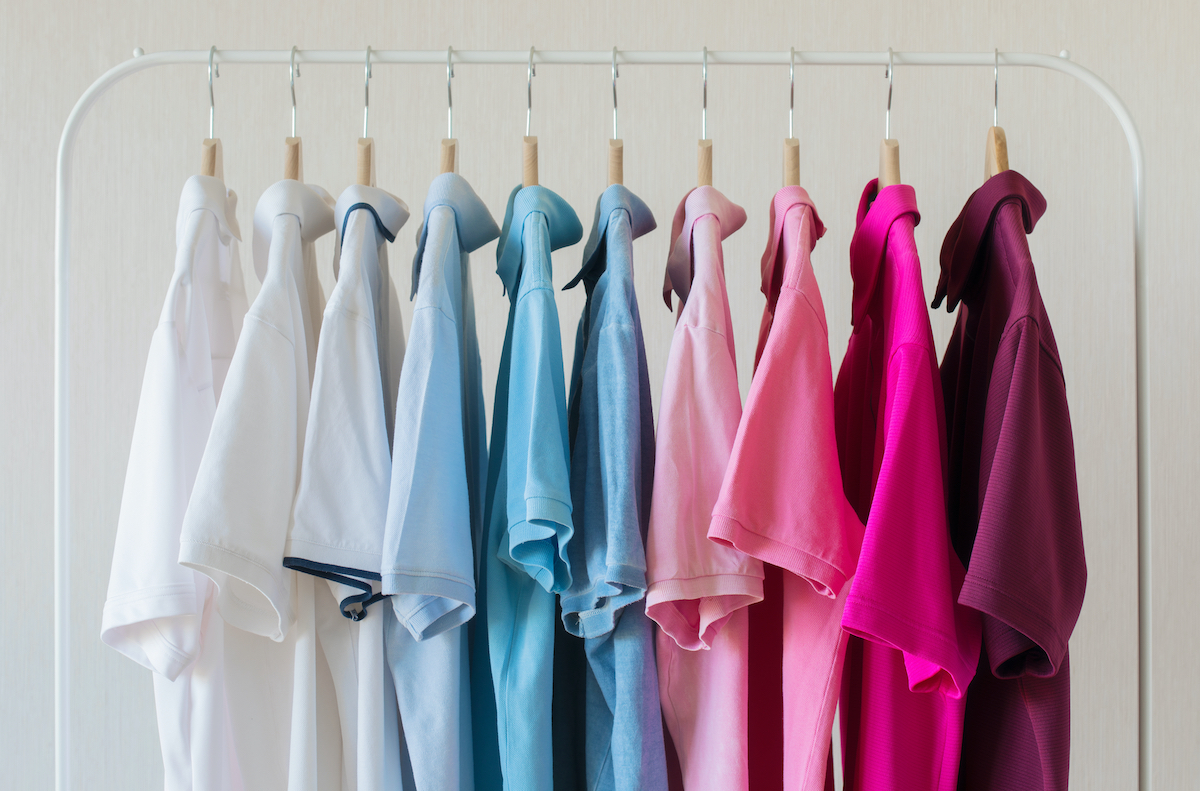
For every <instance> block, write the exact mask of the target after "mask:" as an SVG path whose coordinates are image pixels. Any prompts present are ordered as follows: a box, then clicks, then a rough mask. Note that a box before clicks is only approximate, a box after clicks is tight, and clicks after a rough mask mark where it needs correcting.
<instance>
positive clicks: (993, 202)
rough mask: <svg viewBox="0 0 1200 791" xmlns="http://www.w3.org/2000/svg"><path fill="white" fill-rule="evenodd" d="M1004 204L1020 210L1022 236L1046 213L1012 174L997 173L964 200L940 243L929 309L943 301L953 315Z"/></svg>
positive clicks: (1042, 202)
mask: <svg viewBox="0 0 1200 791" xmlns="http://www.w3.org/2000/svg"><path fill="white" fill-rule="evenodd" d="M1006 203H1017V204H1019V205H1020V207H1021V219H1022V222H1023V224H1024V226H1025V233H1031V232H1032V231H1033V228H1034V226H1035V225H1037V221H1038V220H1039V219H1041V217H1042V215H1043V214H1044V213H1045V212H1046V199H1045V198H1044V197H1043V196H1042V193H1040V192H1038V189H1037V187H1035V186H1033V184H1031V183H1030V182H1029V179H1027V178H1025V177H1024V176H1022V175H1021V174H1020V173H1018V172H1017V171H1015V170H1006V171H1003V172H1001V173H997V174H996V175H994V176H992V177H991V178H990V179H988V180H987V181H985V182H984V183H983V186H982V187H980V188H979V189H977V190H975V192H974V193H972V194H971V197H970V198H968V199H967V204H966V206H964V207H963V210H962V212H961V213H960V214H959V215H958V219H956V220H955V221H954V224H953V225H951V226H950V230H949V232H947V233H946V239H945V241H943V242H942V256H941V264H942V274H941V277H940V278H939V279H938V286H937V293H936V294H934V297H933V307H935V308H936V307H938V306H939V305H941V303H942V300H943V299H947V298H948V299H947V302H946V310H947V311H948V312H951V313H953V312H954V309H955V308H956V307H958V303H959V301H960V300H961V299H962V298H963V295H964V293H965V292H966V291H967V288H968V286H969V285H970V284H971V283H972V282H974V280H975V275H976V272H975V269H976V267H977V266H978V265H979V264H980V262H982V261H984V260H985V259H986V251H985V250H984V248H983V246H984V243H985V242H986V241H987V240H988V238H989V237H990V231H991V228H992V222H993V221H994V220H995V217H996V212H997V211H999V209H1000V207H1001V206H1003V205H1004V204H1006Z"/></svg>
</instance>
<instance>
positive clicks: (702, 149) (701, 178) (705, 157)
mask: <svg viewBox="0 0 1200 791" xmlns="http://www.w3.org/2000/svg"><path fill="white" fill-rule="evenodd" d="M702 63H703V69H704V71H703V75H704V103H703V105H702V106H701V109H700V141H699V144H698V145H697V148H696V186H698V187H711V186H712V140H710V139H709V137H708V47H705V48H704V55H703V61H702Z"/></svg>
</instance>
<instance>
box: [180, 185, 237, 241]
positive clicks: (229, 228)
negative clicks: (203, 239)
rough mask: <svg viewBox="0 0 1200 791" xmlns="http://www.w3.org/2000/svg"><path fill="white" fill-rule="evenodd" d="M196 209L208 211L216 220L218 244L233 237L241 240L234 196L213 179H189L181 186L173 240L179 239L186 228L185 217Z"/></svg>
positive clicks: (231, 191) (235, 197) (235, 195)
mask: <svg viewBox="0 0 1200 791" xmlns="http://www.w3.org/2000/svg"><path fill="white" fill-rule="evenodd" d="M197 209H207V210H209V211H211V212H212V213H213V216H214V217H216V218H217V228H218V229H219V232H220V234H221V241H222V242H223V243H224V244H228V243H229V239H230V238H231V237H232V238H234V239H237V240H238V241H239V242H240V241H241V240H242V230H241V228H239V227H238V221H237V194H235V193H234V191H233V190H229V189H226V188H225V184H224V183H223V182H222V181H221V180H220V179H217V178H213V177H212V176H192V177H191V178H189V179H188V180H187V181H186V182H184V185H183V195H182V196H180V198H179V214H178V215H177V217H176V219H175V237H176V239H182V238H183V234H184V231H185V230H186V229H187V218H188V217H189V216H191V214H192V212H194V211H196V210H197Z"/></svg>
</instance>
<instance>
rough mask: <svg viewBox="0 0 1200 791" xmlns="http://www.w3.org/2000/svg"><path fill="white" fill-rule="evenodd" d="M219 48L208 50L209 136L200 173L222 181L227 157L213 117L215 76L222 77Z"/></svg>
mask: <svg viewBox="0 0 1200 791" xmlns="http://www.w3.org/2000/svg"><path fill="white" fill-rule="evenodd" d="M216 54H217V48H216V47H215V46H214V47H211V48H210V49H209V50H208V137H207V138H205V139H204V142H203V143H201V144H200V175H201V176H211V177H213V178H216V179H220V180H221V181H224V180H225V158H224V157H223V156H222V155H221V141H220V140H218V139H217V138H216V137H214V136H213V118H214V116H215V115H216V112H217V108H216V102H214V101H213V77H220V76H221V72H220V71H219V70H218V68H217V64H216V63H214V62H213V58H214V57H215V56H216Z"/></svg>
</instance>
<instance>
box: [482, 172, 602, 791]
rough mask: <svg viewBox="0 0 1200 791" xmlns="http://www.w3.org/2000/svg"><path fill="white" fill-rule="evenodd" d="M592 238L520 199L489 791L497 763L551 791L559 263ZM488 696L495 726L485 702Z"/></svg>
mask: <svg viewBox="0 0 1200 791" xmlns="http://www.w3.org/2000/svg"><path fill="white" fill-rule="evenodd" d="M582 235H583V228H582V226H581V225H580V223H579V218H578V217H577V216H576V215H575V212H574V211H573V210H572V209H571V207H570V206H568V205H567V204H566V202H565V201H564V200H563V199H562V198H560V197H559V196H557V195H555V194H554V193H553V192H551V191H550V190H548V189H546V188H544V187H540V186H533V187H526V188H523V189H522V188H517V189H515V190H513V192H512V194H511V195H510V196H509V200H508V210H507V212H506V213H505V218H504V229H503V230H502V231H501V234H500V243H499V245H498V246H497V249H496V272H497V274H498V275H500V279H501V281H503V283H504V288H505V291H506V292H507V294H508V297H509V300H510V307H509V313H508V330H507V332H506V334H505V337H504V348H503V351H502V353H501V357H500V371H499V376H498V378H497V382H496V400H495V406H494V408H493V410H492V442H491V446H490V447H489V449H488V455H489V465H488V480H487V494H486V497H485V500H484V502H485V506H484V522H485V530H486V541H485V542H483V543H482V547H483V557H482V560H481V562H480V569H479V577H480V580H479V583H478V584H479V586H480V587H481V588H482V589H484V590H486V597H481V599H486V604H485V605H484V606H481V607H480V608H479V612H478V616H482V617H477V618H476V623H479V622H481V621H482V622H483V623H484V624H485V625H486V633H485V630H484V629H480V628H476V629H474V632H473V641H474V644H473V645H472V649H471V650H472V703H473V706H475V707H474V709H473V714H474V718H475V722H476V728H475V738H476V743H475V759H476V760H475V784H476V788H478V789H495V788H500V787H501V784H500V783H499V782H497V781H498V779H499V778H497V777H495V773H494V767H495V762H496V761H498V763H499V767H500V770H501V772H502V774H503V785H502V787H503V788H504V789H506V791H529V790H532V791H538V790H539V789H547V791H548V789H550V788H551V787H552V758H551V756H552V748H551V723H550V720H551V717H550V709H551V694H552V685H553V668H552V658H553V647H554V622H555V595H556V594H558V593H560V592H561V591H564V590H566V589H567V588H568V587H569V586H570V584H571V577H570V572H569V570H568V565H567V547H568V543H569V541H570V538H571V534H572V532H573V528H572V524H571V486H570V470H569V463H570V462H569V450H568V444H567V398H566V382H565V377H564V375H563V361H562V340H561V335H560V333H559V325H558V310H557V308H556V307H555V304H554V290H553V289H554V286H553V282H552V273H551V262H550V253H551V251H553V250H556V249H558V248H560V247H566V246H568V245H572V244H575V243H576V242H578V241H579V240H580V238H581V237H582ZM481 603H482V602H481ZM483 638H486V640H485V639H483ZM485 658H486V661H487V666H486V667H484V665H483V661H482V660H484V659H485ZM489 671H490V676H491V678H490V679H489V678H488V677H487V675H486V673H488V672H489ZM488 689H490V690H491V691H492V692H493V693H494V694H493V697H492V699H493V701H494V716H492V712H491V711H488V710H486V709H485V705H484V701H481V700H480V698H481V697H483V696H484V695H485V694H486V691H487V690H488ZM476 704H478V705H476ZM488 720H490V721H488ZM493 723H494V728H495V730H494V731H491V730H490V728H489V726H490V725H492V724H493ZM492 739H494V741H492Z"/></svg>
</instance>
